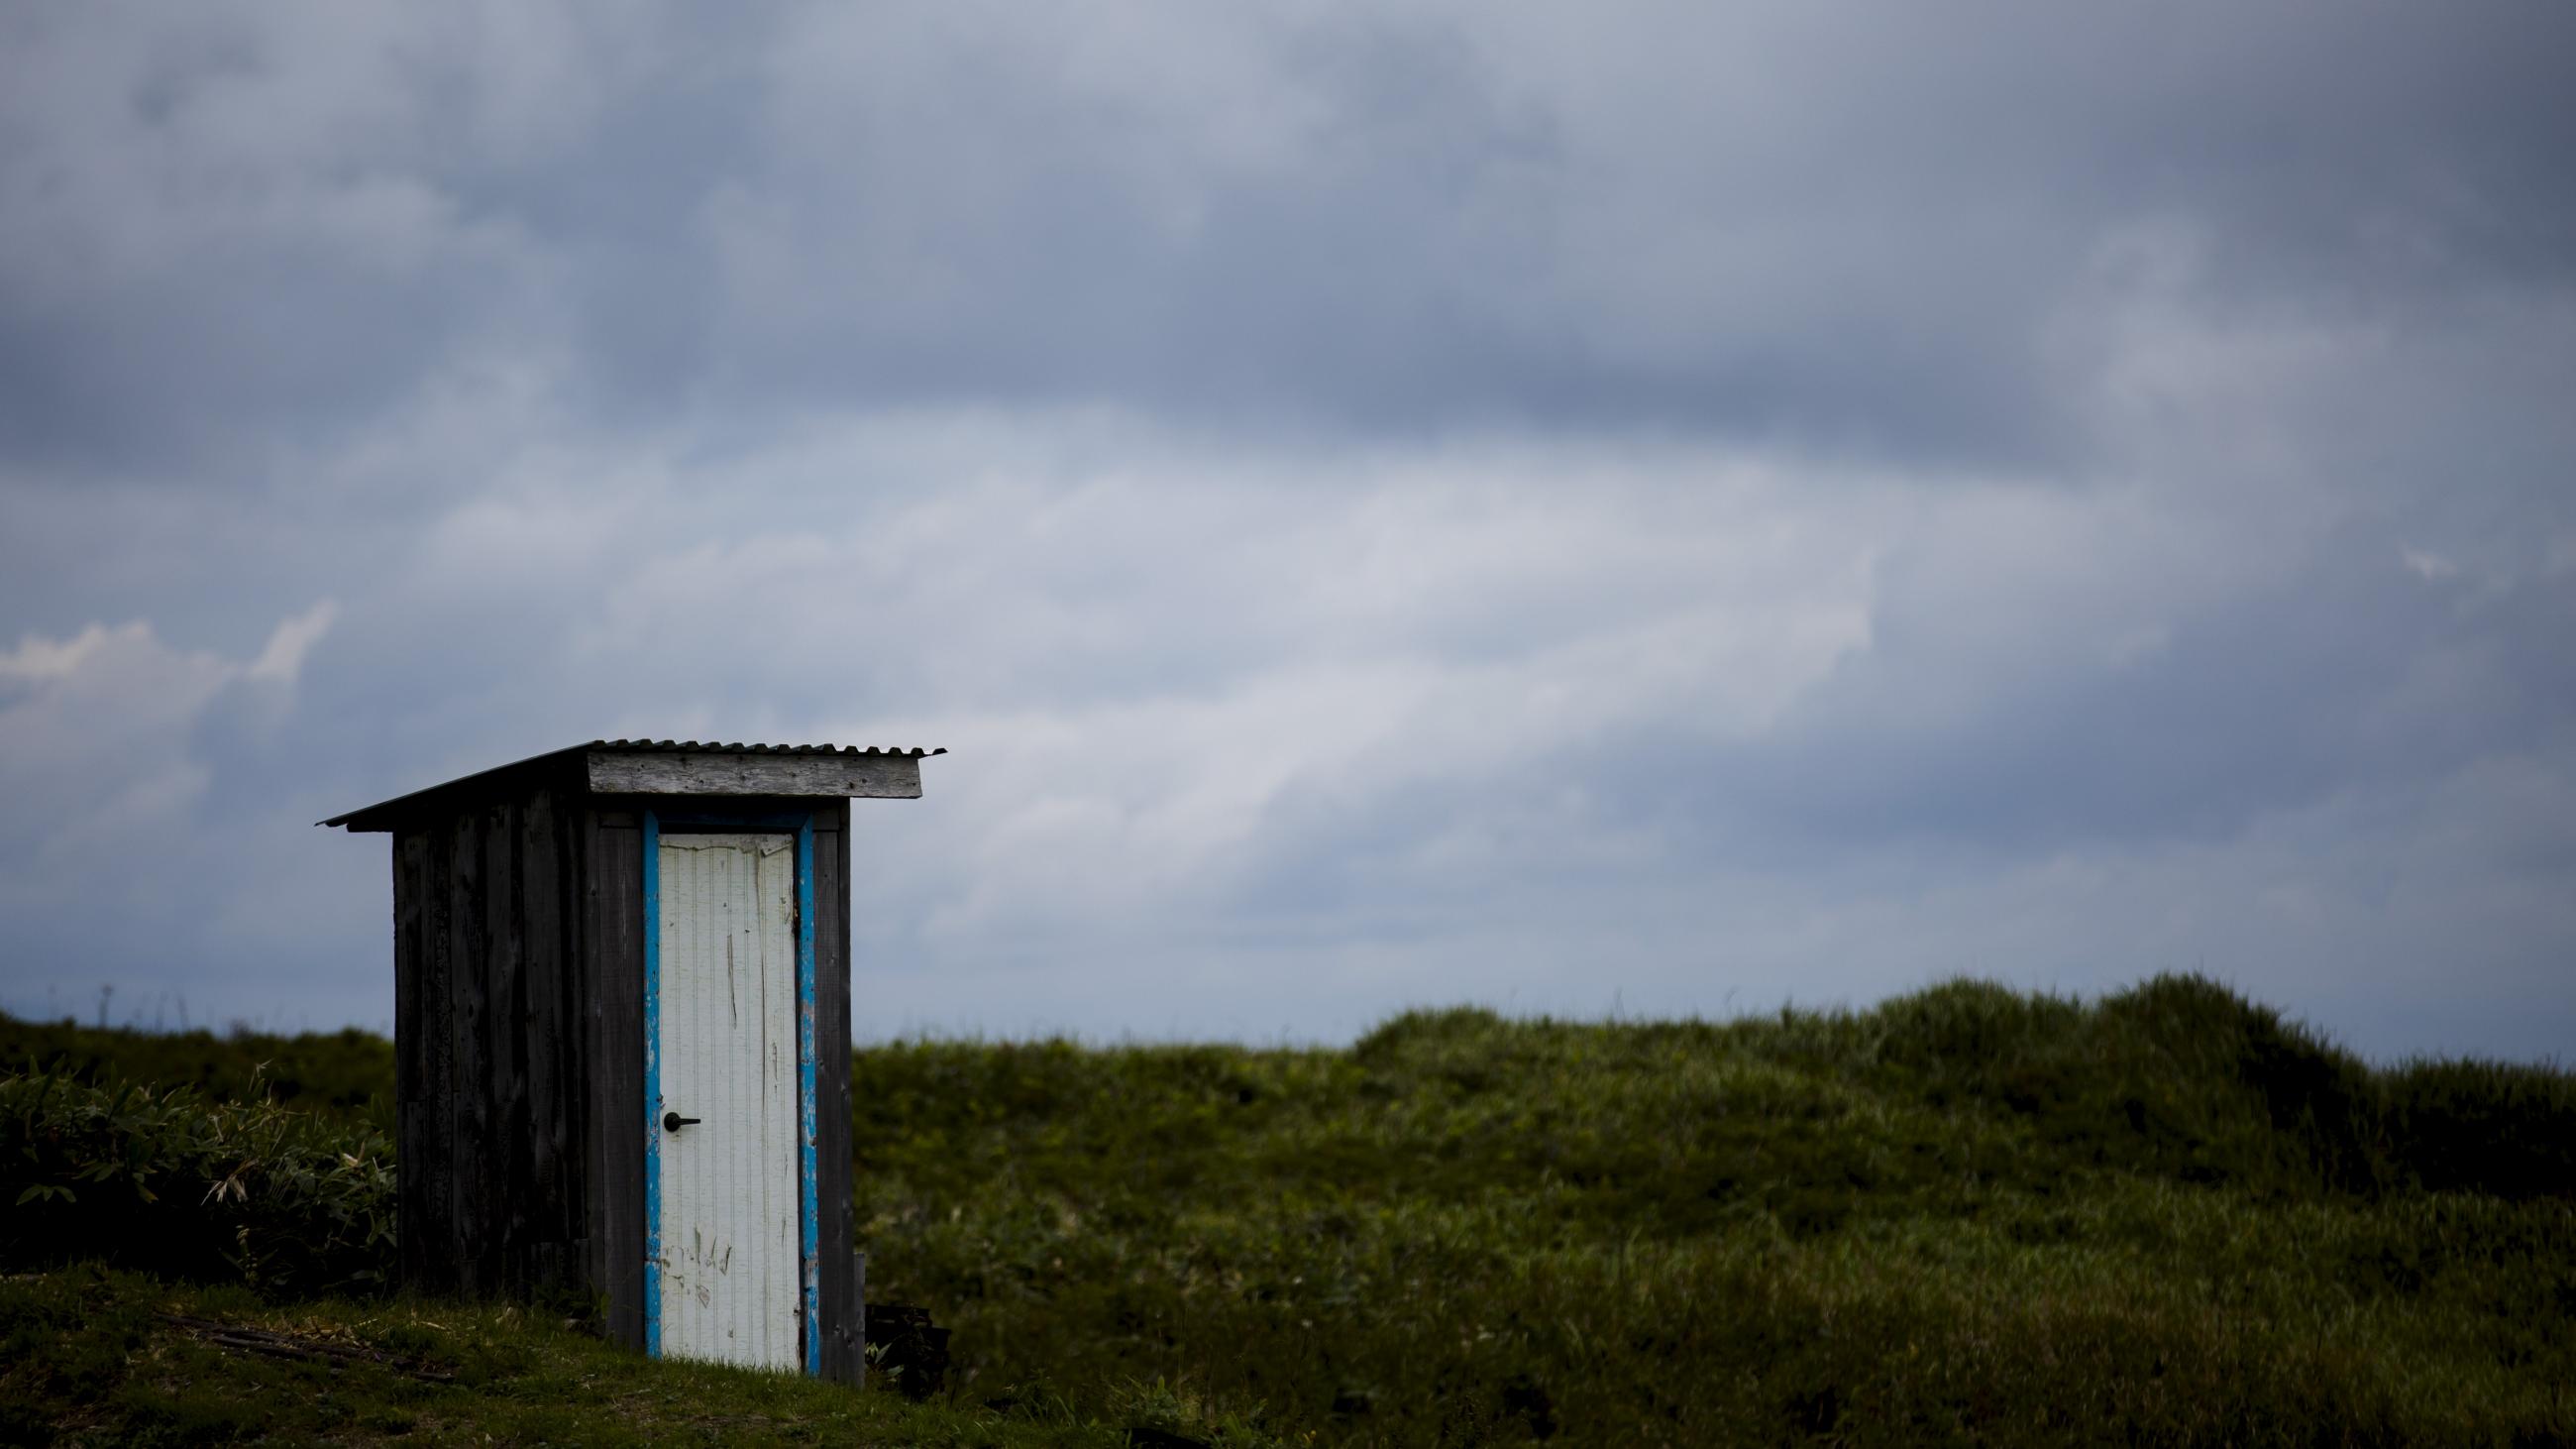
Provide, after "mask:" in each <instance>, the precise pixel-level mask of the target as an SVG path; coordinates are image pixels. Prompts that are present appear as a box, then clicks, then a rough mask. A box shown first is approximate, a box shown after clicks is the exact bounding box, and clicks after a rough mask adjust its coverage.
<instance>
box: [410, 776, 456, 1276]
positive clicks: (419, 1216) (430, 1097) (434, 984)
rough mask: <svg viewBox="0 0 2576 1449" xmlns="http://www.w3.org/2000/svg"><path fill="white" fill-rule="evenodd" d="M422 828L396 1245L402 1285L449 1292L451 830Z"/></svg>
mask: <svg viewBox="0 0 2576 1449" xmlns="http://www.w3.org/2000/svg"><path fill="white" fill-rule="evenodd" d="M420 830H421V857H420V859H421V873H420V880H419V886H420V890H419V900H420V909H421V919H420V947H421V949H420V1010H419V1014H418V1017H417V1020H416V1021H415V1023H414V1026H415V1033H416V1035H417V1037H418V1043H417V1049H416V1050H417V1055H416V1058H415V1060H416V1062H417V1065H418V1067H419V1075H418V1083H419V1090H418V1091H416V1092H415V1093H413V1094H412V1098H411V1108H412V1114H413V1118H414V1122H415V1128H416V1130H415V1131H414V1133H413V1136H414V1138H415V1139H416V1141H415V1157H414V1159H413V1160H411V1161H407V1162H404V1163H402V1164H401V1171H402V1173H403V1177H404V1179H405V1181H406V1182H407V1183H408V1184H409V1185H408V1186H407V1187H406V1188H405V1189H404V1201H405V1202H406V1203H407V1204H408V1205H409V1207H410V1209H411V1216H410V1218H409V1220H408V1222H407V1224H406V1226H404V1228H403V1229H402V1231H403V1233H404V1237H403V1243H402V1260H403V1268H404V1273H403V1279H404V1283H405V1285H406V1286H408V1287H411V1288H415V1289H418V1290H419V1291H422V1292H426V1293H452V1292H454V1291H455V1290H456V1286H457V1266H456V1265H457V1258H456V1242H455V1236H456V1179H455V1163H456V1029H455V1012H456V974H457V971H458V969H459V965H458V960H457V955H458V947H457V940H456V930H455V921H456V900H455V866H456V831H455V822H454V821H453V820H450V819H431V820H427V821H424V822H423V823H422V825H421V827H420Z"/></svg>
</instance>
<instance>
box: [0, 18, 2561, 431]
mask: <svg viewBox="0 0 2576 1449" xmlns="http://www.w3.org/2000/svg"><path fill="white" fill-rule="evenodd" d="M463 13H464V14H465V16H466V17H467V18H465V19H462V20H458V21H455V22H451V23H427V22H422V21H419V20H415V19H401V18H392V17H385V16H376V17H371V18H370V17H355V16H333V17H332V18H331V19H330V21H329V22H328V23H327V24H325V23H321V22H320V21H318V20H317V19H316V17H314V16H311V15H302V16H297V17H295V18H294V19H292V20H284V21H281V20H278V19H277V18H276V17H274V16H268V17H260V18H253V19H215V18H199V19H196V20H194V21H192V22H190V24H189V25H188V26H187V27H185V28H184V29H181V30H178V31H177V32H176V33H170V32H168V31H166V30H165V29H164V28H162V27H157V26H151V25H150V24H149V23H148V22H144V21H140V20H134V21H125V22H117V21H99V22H94V23H93V26H94V27H95V28H96V29H99V30H102V31H110V32H111V33H109V34H107V35H106V36H105V37H104V38H103V39H102V38H101V37H99V36H95V35H91V34H87V33H85V31H87V30H88V29H90V28H92V27H85V26H79V25H74V24H72V23H71V22H68V21H65V20H62V19H59V18H55V17H44V18H40V19H35V20H28V19H22V20H20V21H19V22H18V25H19V30H20V33H19V34H18V35H17V36H15V37H14V38H13V45H12V53H13V55H14V56H15V57H16V59H15V60H14V61H13V62H12V68H13V72H14V74H15V75H16V76H17V77H18V78H19V79H20V81H21V82H22V84H21V85H20V86H19V87H16V89H18V90H19V91H20V92H21V98H20V100H19V101H18V102H17V103H16V104H14V105H11V106H10V107H9V108H8V110H7V112H6V120H5V122H0V125H5V127H6V130H5V133H0V134H5V137H6V141H5V144H6V147H7V154H8V155H10V156H11V157H13V158H14V159H13V161H12V162H11V164H10V166H9V167H8V175H9V178H10V184H9V197H8V202H9V211H10V212H11V214H12V215H14V216H15V217H16V218H17V221H16V223H15V224H14V225H12V226H11V227H10V228H9V229H8V233H9V241H8V243H7V250H6V254H5V255H6V258H7V266H6V270H5V272H0V375H5V377H6V379H7V381H8V383H9V385H8V386H7V387H5V388H0V398H5V399H6V402H5V403H0V407H5V409H6V412H5V413H0V428H5V429H6V434H7V437H8V438H9V440H10V450H11V451H12V452H13V453H15V454H17V455H19V456H21V457H29V456H36V457H52V458H58V459H69V460H79V459H83V458H89V459H103V460H105V461H111V462H112V461H114V460H116V459H119V458H127V457H143V456H149V457H153V458H156V459H160V460H164V461H166V460H167V459H169V458H170V457H172V456H173V455H174V454H176V453H178V452H180V451H183V450H184V451H187V452H190V453H192V454H204V453H209V452H211V453H212V454H213V455H214V456H216V457H219V458H220V457H222V456H225V455H226V454H227V453H228V452H229V451H230V450H231V449H235V448H240V447H247V446H251V445H253V444H255V443H256V442H257V441H258V440H260V439H262V438H263V437H265V436H268V435H270V434H273V433H274V432H276V431H278V430H280V429H288V430H291V431H293V432H294V433H296V434H297V435H298V436H303V437H311V436H314V435H316V434H317V433H318V432H319V431H320V430H323V429H327V428H331V427H334V426H337V427H341V428H346V429H360V428H364V427H367V426H371V425H376V424H379V423H381V421H382V420H383V418H384V416H385V414H386V410H388V409H392V408H396V407H399V406H400V405H401V404H402V402H403V401H404V399H405V398H407V397H408V396H409V395H410V394H411V392H412V391H413V390H414V389H416V388H417V387H419V386H421V385H423V384H424V383H426V382H428V381H430V380H433V379H436V378H439V377H441V376H443V375H445V374H447V373H449V372H450V371H452V370H454V369H457V368H460V367H469V366H471V365H473V364H474V363H475V362H476V360H477V359H478V358H480V357H482V356H484V355H487V354H488V353H491V352H494V351H500V352H515V353H520V354H526V355H536V356H545V357H547V358H549V360H550V363H551V365H553V366H555V367H557V368H559V369H560V370H561V373H562V376H561V379H560V382H561V385H562V386H563V387H565V388H566V389H567V390H568V392H569V394H570V395H571V396H574V397H577V398H579V399H581V400H582V401H583V403H584V405H585V406H586V407H588V408H589V409H592V410H593V411H594V412H595V413H596V414H597V415H598V416H600V417H602V418H604V419H613V420H620V421H623V420H627V419H632V418H636V417H644V416H653V415H657V414H660V413H663V412H666V411H667V410H669V409H671V408H674V407H684V406H690V405H698V406H701V407H705V408H708V409H710V410H716V411H724V412H730V413H739V412H741V411H742V410H745V409H752V410H761V409H768V408H773V407H777V406H780V405H782V404H803V405H831V406H842V405H853V404H855V405H866V406H883V405H888V404H905V403H926V404H945V403H955V402H960V401H973V402H991V401H1008V402H1037V403H1077V404H1081V403H1102V402H1106V403H1114V404H1119V405H1124V406H1132V407H1138V408H1142V409H1145V410H1148V411H1159V412H1173V413H1186V414H1190V415H1195V416H1210V415H1233V416H1237V417H1241V418H1243V419H1245V420H1248V421H1249V420H1259V419H1263V418H1269V419H1272V420H1274V421H1276V420H1288V421H1298V420H1303V421H1307V422H1314V421H1322V422H1327V423H1332V424H1336V425H1348V426H1357V427H1361V428H1364V429H1369V430H1375V431H1386V430H1392V431H1397V432H1408V431H1419V430H1421V429H1424V428H1426V427H1437V426H1442V425H1449V424H1456V423H1461V422H1484V423H1493V422H1498V421H1517V422H1521V423H1526V424H1530V425H1535V426H1541V427H1548V426H1559V425H1571V426H1582V427H1590V428H1616V427H1623V426H1632V425H1651V426H1656V427H1661V428H1667V429H1681V430H1685V431H1704V432H1716V433H1720V434H1725V435H1730V436H1745V435H1748V434H1761V435H1780V436H1789V437H1796V438H1806V439H1811V440H1816V441H1823V442H1830V443H1836V444H1840V445H1847V446H1849V445H1857V446H1860V447H1863V448H1869V449H1875V450H1879V451H1882V452H1885V453H1887V454H1889V455H1893V456H1915V457H1921V456H1924V455H1926V454H1927V453H1939V454H1942V455H1946V456H1951V457H1954V458H1971V459H1973V458H1990V459H1991V458H2015V459H2047V460H2051V461H2054V462H2057V463H2059V464H2065V463H2068V462H2071V461H2074V460H2075V458H2076V457H2077V454H2078V450H2079V449H2080V447H2081V442H2082V440H2081V437H2080V431H2081V429H2080V423H2079V422H2078V421H2077V420H2072V419H2070V418H2069V417H2067V416H2066V415H2065V414H2066V410H2067V408H2068V407H2069V406H2070V403H2071V401H2072V395H2073V393H2074V392H2075V391H2077V390H2080V388H2081V386H2082V384H2083V379H2082V378H2081V377H2080V375H2079V376H2077V377H2074V378H2072V379H2070V378H2069V377H2068V376H2066V374H2067V372H2068V370H2069V369H2070V368H2073V369H2075V370H2077V371H2078V372H2079V373H2080V370H2081V368H2082V367H2083V365H2084V363H2085V362H2086V360H2087V359H2086V356H2085V349H2084V345H2083V342H2082V340H2081V336H2080V334H2081V333H2082V331H2083V328H2084V325H2085V322H2086V320H2087V314H2088V312H2089V310H2090V309H2091V308H2092V307H2093V306H2095V305H2096V304H2097V302H2098V297H2097V295H2096V289H2097V288H2098V284H2099V276H2098V271H2099V269H2100V267H2101V266H2102V264H2103V248H2104V247H2105V245H2106V243H2108V242H2111V241H2113V240H2115V239H2116V238H2117V237H2118V236H2119V235H2121V234H2122V233H2123V231H2124V229H2127V228H2132V227H2135V226H2141V225H2149V224H2154V225H2166V226H2180V227H2186V228H2190V229H2193V230H2194V231H2195V232H2196V233H2198V234H2200V235H2202V236H2203V237H2205V239H2206V244H2207V256H2208V260H2207V264H2206V267H2205V270H2204V272H2203V274H2202V275H2201V277H2200V278H2199V279H2198V285H2200V286H2202V287H2204V288H2206V289H2207V290H2208V291H2209V293H2210V294H2211V295H2213V296H2214V297H2216V298H2218V299H2220V301H2221V303H2222V304H2223V305H2228V306H2240V305H2241V306H2245V307H2247V308H2249V309H2250V310H2251V311H2253V312H2254V313H2255V314H2257V315H2261V314H2267V313H2268V314H2275V315H2278V314H2282V313H2287V314H2290V315H2293V316H2296V315H2303V314H2308V315H2313V314H2323V315H2330V316H2337V317H2361V318H2390V319H2396V320H2398V321H2400V322H2403V321H2405V320H2406V319H2408V318H2410V317H2413V316H2418V315H2420V313H2421V309H2423V308H2426V307H2436V308H2438V307H2440V306H2443V305H2446V299H2452V298H2456V297H2457V296H2458V295H2460V294H2462V293H2464V292H2465V293H2474V292H2479V291H2485V290H2491V289H2494V288H2497V287H2507V288H2513V287H2542V288H2554V287H2562V286H2563V285H2564V284H2565V282H2566V280H2567V278H2568V275H2569V272H2568V268H2569V267H2570V266H2571V265H2576V263H2571V258H2576V200H2571V196H2576V187H2571V185H2570V183H2569V181H2568V179H2567V175H2566V171H2565V168H2564V166H2563V165H2562V164H2561V161H2562V159H2563V157H2564V155H2565V154H2566V151H2567V149H2568V147H2569V145H2570V144H2571V143H2576V102H2571V101H2569V100H2568V99H2567V94H2568V93H2567V90H2566V88H2565V87H2563V86H2560V85H2558V84H2556V83H2555V79H2554V76H2553V74H2552V68H2551V66H2552V62H2551V59H2550V58H2551V57H2554V56H2556V55H2560V54H2564V53H2565V51H2566V50H2567V48H2568V46H2569V43H2570V42H2571V41H2576V33H2571V32H2576V22H2571V21H2570V20H2569V19H2568V18H2567V17H2566V16H2565V15H2564V14H2563V13H2562V12H2559V11H2555V10H2527V11H2514V12H2506V11H2500V10H2498V11H2481V12H2476V13H2472V14H2466V15H2463V14H2457V13H2448V12H2445V13H2440V14H2435V13H2433V12H2428V11H2424V10H2422V9H2421V8H2420V7H2407V6H2401V5H2385V6H2343V7H2334V8H2333V9H2331V10H2328V9H2323V8H2319V9H2313V10H2303V11H2298V12H2295V13H2294V12H2292V11H2289V10H2282V11H2274V12H2266V13H2264V14H2259V15H2248V14H2245V13H2243V12H2242V11H2240V10H2238V9H2234V8H2224V9H2222V8H2217V7H2212V8H2209V9H2205V10H2204V9H2186V10H2175V9H2172V8H2170V7H2166V8H2160V9H2158V10H2156V11H2155V12H2153V13H2152V14H2150V13H2148V12H2144V11H2137V12H2128V13H2122V14H2099V15H2097V14H2087V15H2084V16H2082V17H2076V16H2070V15H2052V14H2047V13H2044V12H2039V11H2035V10H2033V9H2031V8H2030V7H2024V6H1995V7H1984V8H1980V9H1975V10H1973V11H1972V12H1971V13H1969V14H1967V15H1964V16H1963V15H1961V14H1958V13H1956V12H1952V13H1945V14H1943V15H1940V16H1932V15H1930V14H1928V13H1926V14H1920V15H1901V14H1896V15H1892V14H1888V13H1880V14H1876V15H1872V16H1869V17H1867V18H1866V19H1865V20H1864V19H1863V18H1862V17H1861V16H1859V15H1857V14H1854V13H1849V12H1845V13H1829V12H1825V11H1818V10H1815V9H1813V8H1811V7H1761V6H1756V7H1744V8H1739V9H1736V10H1730V11H1729V12H1727V13H1726V14H1725V15H1723V16H1719V15H1717V14H1714V13H1711V12H1707V11H1704V10H1702V9H1699V8H1697V7H1679V8H1670V9H1664V8H1656V7H1645V8H1642V9H1640V10H1638V11H1637V12H1635V13H1630V14H1625V15H1615V14H1607V13H1605V14H1598V15H1586V16H1582V17H1575V16H1554V15H1550V14H1549V13H1547V12H1544V11H1535V12H1520V13H1515V14H1501V15H1498V14H1494V13H1491V12H1490V11H1489V10H1487V9H1485V8H1482V7H1477V8H1471V9H1470V8H1453V7H1447V6H1440V5H1423V6H1417V7H1401V8H1397V9H1393V10H1388V9H1383V8H1369V9H1362V10H1335V9H1325V10H1317V11H1311V12H1303V11H1301V12H1297V13H1295V14H1292V15H1270V14H1260V15H1255V14H1249V13H1247V14H1241V15H1233V16H1227V17H1208V16H1198V15H1191V14H1187V13H1186V12H1182V11H1176V10H1168V9H1160V8H1150V7H1148V8H1133V9H1129V8H1114V9H1112V10H1108V11H1100V12H1089V13H1085V12H1065V13H1060V14H1041V15H1031V14H1027V13H1025V12H1024V11H1021V10H1018V9H1014V8H1009V7H995V6H977V5H967V6H956V7H940V8H938V9H935V10H933V9H926V8H905V7H894V8H874V9H869V10H863V11H843V10H832V9H820V10H801V9H799V10H755V11H754V12H752V15H753V17H754V18H753V19H752V21H751V22H750V23H748V24H745V25H741V26H738V27H708V26H700V25H695V24H686V25H684V24H682V23H681V22H680V20H679V19H678V18H675V17H655V18H653V19H652V20H651V21H650V23H648V22H646V21H644V20H640V19H633V18H629V17H624V16H619V17H608V16H593V17H590V18H589V20H588V22H587V23H573V22H568V23H561V24H511V23H507V22H506V21H505V20H504V19H503V18H502V17H501V16H500V15H499V14H498V13H496V12H470V11H469V12H463ZM119 25H123V26H125V27H127V28H130V29H133V30H135V31H136V32H138V33H137V34H135V35H132V36H123V37H120V36H117V35H115V34H113V33H112V29H111V28H112V27H116V26H119ZM308 28H309V29H313V30H319V31H320V32H322V35H321V37H320V38H318V39H317V38H315V37H314V36H312V35H309V34H303V33H300V32H302V31H304V30H306V29H308ZM326 68H334V69H331V70H329V71H327V72H326ZM496 77H497V79H496ZM29 81H33V82H37V83H36V84H32V85H30V84H25V83H26V82H29ZM2070 332H2071V333H2073V334H2076V336H2075V338H2074V340H2072V341H2070V340H2069V334H2070ZM2070 349H2071V351H2070ZM137 450H141V451H140V452H138V451H137Z"/></svg>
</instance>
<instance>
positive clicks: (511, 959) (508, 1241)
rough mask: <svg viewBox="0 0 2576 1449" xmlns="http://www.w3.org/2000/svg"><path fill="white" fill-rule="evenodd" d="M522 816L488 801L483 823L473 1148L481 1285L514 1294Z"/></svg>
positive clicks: (520, 1227) (514, 802)
mask: <svg viewBox="0 0 2576 1449" xmlns="http://www.w3.org/2000/svg"><path fill="white" fill-rule="evenodd" d="M526 815H527V810H526V804H525V801H524V800H523V799H521V798H519V797H516V796H514V797H512V798H510V799H506V800H500V801H495V802H494V804H493V806H492V808H491V810H490V811H488V812H487V813H486V814H485V815H484V817H483V923H484V941H485V943H486V946H487V948H488V952H489V954H487V955H486V956H485V957H484V991H483V1000H484V1007H485V1014H484V1017H483V1021H482V1027H483V1033H482V1038H481V1041H482V1051H483V1077H482V1079H483V1081H484V1082H485V1083H486V1084H488V1086H487V1091H488V1095H489V1103H488V1110H489V1113H490V1115H489V1116H488V1117H487V1118H486V1120H485V1122H484V1126H483V1136H482V1138H481V1140H480V1141H479V1143H478V1144H477V1147H478V1153H477V1155H478V1156H479V1157H480V1159H481V1164H482V1167H483V1170H484V1172H485V1174H486V1176H485V1178H484V1193H485V1201H484V1210H483V1211H484V1218H483V1221H484V1231H485V1233H486V1237H485V1239H484V1248H483V1269H482V1271H483V1284H484V1289H485V1291H487V1292H489V1291H493V1290H496V1289H509V1290H512V1291H515V1290H517V1289H519V1288H521V1287H523V1286H525V1284H526V1282H527V1273H528V1266H529V1263H528V1258H529V1249H530V1247H531V1246H532V1243H533V1240H534V1238H535V1234H534V1233H533V1232H532V1231H531V1230H530V1229H531V1226H532V1224H531V1221H530V1219H531V1215H532V1213H533V1211H534V1209H535V1203H534V1201H533V1199H532V1193H531V1190H530V1183H529V1181H528V1176H529V1173H528V1166H529V1163H528V1157H529V1154H528V1139H529V1137H530V1136H531V1135H532V1132H533V1127H534V1124H533V1123H532V1122H531V1121H530V1118H529V1111H528V1040H527V1032H528V1000H527V991H528V971H527V938H526V934H525V932H524V930H523V926H524V923H525V910H524V901H525V890H524V887H525V885H526V882H525V880H523V879H522V876H521V871H520V862H519V832H520V829H521V827H522V822H523V821H524V820H525V818H526Z"/></svg>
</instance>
